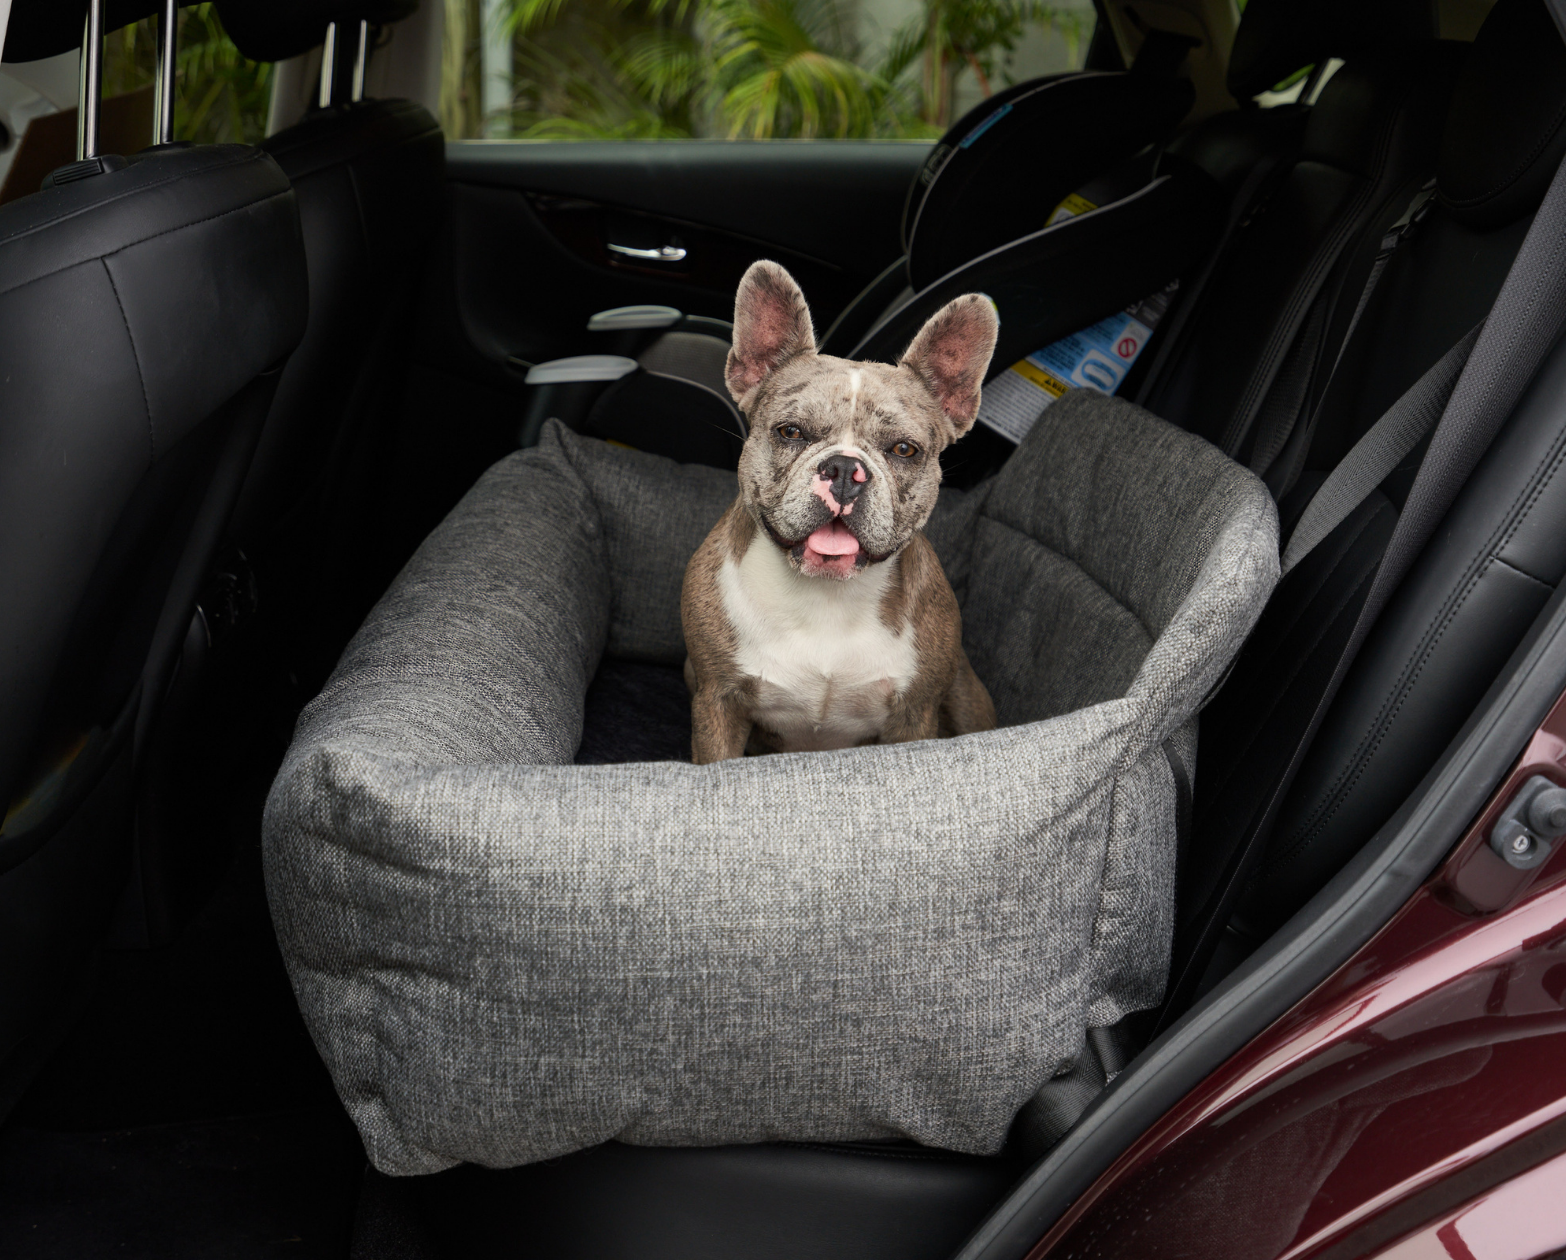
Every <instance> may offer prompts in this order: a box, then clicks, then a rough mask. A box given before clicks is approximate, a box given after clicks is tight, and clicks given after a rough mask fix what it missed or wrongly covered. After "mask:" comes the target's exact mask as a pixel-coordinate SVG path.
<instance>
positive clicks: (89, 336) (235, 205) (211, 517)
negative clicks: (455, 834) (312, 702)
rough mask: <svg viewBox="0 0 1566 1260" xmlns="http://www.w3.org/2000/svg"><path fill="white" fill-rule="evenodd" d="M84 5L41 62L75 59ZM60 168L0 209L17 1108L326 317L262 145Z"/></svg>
mask: <svg viewBox="0 0 1566 1260" xmlns="http://www.w3.org/2000/svg"><path fill="white" fill-rule="evenodd" d="M24 7H25V6H24V5H23V3H22V2H21V0H18V3H17V4H16V5H15V6H14V7H13V9H12V13H13V15H15V14H17V13H18V12H19V11H20V10H22V9H23V8H24ZM47 7H48V8H49V9H50V10H51V11H52V12H53V11H55V6H54V5H52V4H51V5H49V6H47ZM70 7H71V6H69V5H62V6H59V8H61V9H68V8H70ZM83 7H84V6H83V5H77V6H75V8H76V13H75V14H74V18H73V21H72V22H71V23H68V24H67V25H68V26H73V27H74V31H75V34H74V38H73V42H72V43H70V44H68V45H65V47H64V48H44V49H42V50H40V48H39V46H38V44H37V43H34V44H33V45H31V46H30V47H27V49H26V51H27V52H28V53H31V54H32V55H41V52H49V51H54V52H58V51H64V50H66V49H67V48H69V47H74V46H75V42H79V41H80V39H81V30H82V21H81V10H82V8H83ZM128 16H130V17H139V16H141V15H140V14H139V13H134V12H133V13H130V14H129V15H128ZM10 47H12V45H10V44H9V43H8V48H10ZM18 55H20V54H18ZM148 139H149V140H150V139H151V137H150V136H149V137H148ZM51 179H52V180H53V184H54V186H52V187H46V188H45V189H44V190H42V191H40V192H38V193H36V194H34V195H32V196H28V197H24V198H21V199H19V200H17V201H15V202H12V203H10V204H8V205H6V206H4V207H0V328H4V330H5V333H4V336H3V337H0V591H4V596H3V598H0V816H3V822H0V960H3V967H0V1112H3V1111H4V1110H5V1109H6V1108H8V1107H9V1105H10V1104H11V1102H12V1101H14V1098H15V1096H16V1093H17V1091H18V1089H19V1087H20V1086H21V1085H22V1084H23V1083H24V1082H25V1079H26V1077H27V1075H28V1073H29V1072H30V1070H31V1068H32V1067H33V1066H34V1064H35V1062H36V1060H37V1059H38V1057H39V1055H40V1054H41V1053H42V1052H43V1051H44V1050H46V1049H47V1044H48V1041H49V1039H50V1038H51V1037H52V1036H53V1035H54V1034H55V1033H56V1032H57V1031H58V1030H59V1025H60V1023H61V1021H62V1020H64V1019H67V1018H68V1017H69V1015H70V1013H71V1011H70V1005H71V1002H70V999H71V995H72V990H73V988H74V987H75V986H77V984H78V982H79V980H80V977H81V976H82V974H83V972H84V967H83V964H84V962H85V961H86V960H87V959H88V957H89V956H90V954H91V953H92V951H93V950H94V949H95V948H96V946H97V944H98V942H99V941H100V939H101V938H102V936H103V933H104V930H105V924H106V920H107V917H108V914H109V911H110V908H111V906H112V905H113V903H114V901H115V899H116V897H117V896H118V894H119V893H120V891H121V889H122V888H123V886H124V884H125V881H126V876H127V870H128V866H129V859H130V852H131V848H130V840H131V836H130V822H131V805H132V799H133V783H134V781H135V778H136V776H137V773H138V771H139V768H140V761H141V758H142V755H143V753H144V751H145V748H146V746H147V741H148V739H149V736H150V733H151V731H152V729H153V725H154V720H155V718H156V716H157V712H158V708H159V703H160V701H161V699H162V697H163V695H164V693H165V691H166V690H167V687H168V684H169V678H170V674H171V671H172V670H173V667H174V662H175V660H176V657H177V653H178V650H179V646H180V644H181V642H182V640H183V639H184V636H185V630H186V627H187V625H188V624H189V622H190V618H191V612H192V608H193V606H194V603H195V600H196V593H197V590H198V587H199V585H200V583H201V581H202V579H203V577H204V575H205V573H206V571H207V566H208V564H209V562H210V560H211V558H212V555H213V551H214V549H215V548H216V546H217V544H218V540H219V537H220V536H221V534H222V531H223V529H224V527H225V526H226V524H227V521H228V518H229V516H230V513H231V510H232V507H233V504H234V501H235V498H236V496H237V494H238V491H239V487H240V483H241V481H242V479H243V477H244V474H245V468H246V466H247V464H248V462H249V459H250V455H251V452H252V450H253V449H254V445H255V441H256V439H257V437H258V435H259V433H260V430H261V424H262V421H263V419H264V418H265V416H266V411H267V407H268V405H269V404H270V402H271V397H272V393H273V391H274V389H275V388H276V384H277V378H278V369H279V368H280V366H281V365H282V363H283V361H284V360H285V359H286V358H287V356H288V354H289V352H290V351H291V350H292V349H293V347H294V346H295V345H296V344H297V342H298V340H299V337H300V335H301V334H302V332H303V330H304V317H305V309H306V279H305V271H304V254H303V245H302V241H301V238H300V232H299V219H298V214H297V212H296V209H295V204H294V196H293V192H292V190H291V189H290V188H289V186H288V180H287V179H286V177H285V176H284V175H283V173H282V171H281V170H280V169H279V168H278V165H277V163H276V162H274V161H273V160H272V159H271V158H270V157H269V156H267V155H266V154H264V153H261V152H260V151H259V150H257V149H254V148H249V147H244V146H239V145H221V146H207V147H201V148H178V147H175V148H161V149H154V150H152V151H150V152H146V153H143V154H141V155H138V156H135V157H133V158H132V160H131V161H129V162H128V163H127V161H126V160H125V159H124V158H121V157H93V158H91V159H89V160H88V161H85V162H78V163H77V164H75V165H74V166H71V167H66V168H63V169H62V170H61V171H57V172H55V174H54V175H53V176H51Z"/></svg>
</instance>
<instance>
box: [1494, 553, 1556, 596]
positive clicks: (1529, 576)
mask: <svg viewBox="0 0 1566 1260" xmlns="http://www.w3.org/2000/svg"><path fill="white" fill-rule="evenodd" d="M1495 563H1496V564H1498V565H1500V566H1501V567H1502V568H1503V569H1510V570H1511V571H1512V572H1513V573H1515V574H1516V575H1517V576H1518V577H1525V578H1527V579H1528V580H1529V581H1530V582H1537V583H1538V584H1539V585H1540V586H1542V587H1544V588H1545V589H1546V590H1549V591H1553V590H1554V589H1555V587H1554V586H1553V585H1552V584H1551V583H1549V582H1546V581H1545V580H1544V579H1543V578H1541V577H1534V575H1533V574H1531V573H1529V572H1528V571H1527V570H1526V569H1519V568H1518V567H1517V566H1516V565H1515V564H1511V563H1509V562H1508V561H1506V560H1503V559H1501V557H1500V556H1496V557H1495Z"/></svg>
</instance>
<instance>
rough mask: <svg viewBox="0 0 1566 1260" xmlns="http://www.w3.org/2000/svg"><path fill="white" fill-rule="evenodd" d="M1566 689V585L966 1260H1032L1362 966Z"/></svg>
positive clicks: (986, 1227) (1014, 1196) (961, 1257)
mask: <svg viewBox="0 0 1566 1260" xmlns="http://www.w3.org/2000/svg"><path fill="white" fill-rule="evenodd" d="M1563 687H1566V589H1563V590H1562V591H1558V592H1557V593H1556V594H1555V596H1554V597H1552V598H1551V600H1550V602H1549V604H1548V605H1546V607H1545V608H1544V610H1543V611H1542V612H1541V613H1540V614H1539V617H1538V619H1537V620H1536V621H1535V622H1534V625H1533V628H1532V629H1531V630H1530V631H1529V633H1528V635H1527V637H1526V638H1525V639H1524V640H1523V642H1522V644H1521V645H1520V646H1519V647H1518V648H1517V650H1516V651H1515V652H1514V653H1513V654H1512V657H1511V659H1510V660H1509V661H1508V662H1507V665H1506V668H1505V669H1503V670H1502V671H1501V674H1500V676H1499V677H1498V678H1497V680H1496V682H1495V683H1494V684H1493V685H1492V686H1491V688H1490V690H1489V691H1488V692H1486V693H1485V697H1484V699H1483V700H1482V701H1481V702H1480V703H1479V705H1478V706H1476V708H1475V710H1474V713H1473V715H1472V716H1471V717H1470V718H1469V720H1468V722H1467V723H1466V724H1465V725H1464V726H1463V729H1462V730H1461V731H1460V732H1459V733H1458V735H1457V737H1456V738H1455V739H1454V740H1453V741H1452V744H1451V745H1450V747H1449V748H1448V749H1447V751H1446V752H1445V753H1444V754H1443V755H1442V757H1441V759H1440V760H1439V761H1438V762H1437V763H1436V765H1435V766H1434V767H1433V768H1432V769H1431V771H1430V773H1429V774H1427V775H1426V776H1425V778H1424V779H1423V780H1422V781H1421V783H1420V785H1419V787H1418V788H1416V789H1415V791H1414V792H1413V794H1412V795H1411V796H1410V797H1409V799H1408V800H1407V801H1406V802H1405V803H1404V804H1403V806H1402V808H1401V809H1399V810H1398V812H1397V813H1396V814H1395V815H1394V816H1393V817H1392V818H1391V819H1390V820H1389V821H1388V822H1387V824H1386V825H1385V826H1384V827H1382V828H1381V830H1380V831H1378V832H1377V833H1376V835H1375V836H1374V838H1372V839H1371V840H1370V842H1369V843H1367V844H1366V845H1365V847H1364V848H1363V849H1361V850H1360V852H1359V853H1358V854H1357V855H1356V856H1355V858H1354V860H1353V861H1351V862H1350V863H1349V864H1348V865H1347V866H1346V867H1345V868H1344V869H1343V870H1342V871H1340V872H1339V873H1338V875H1337V876H1336V878H1334V879H1333V880H1332V882H1331V883H1329V884H1328V885H1327V886H1326V887H1325V888H1323V889H1322V890H1321V892H1320V893H1318V894H1317V895H1316V896H1315V897H1314V898H1312V899H1311V901H1309V902H1308V903H1307V904H1306V905H1305V906H1304V907H1303V908H1302V909H1301V910H1300V911H1299V913H1298V914H1296V915H1295V916H1294V917H1293V918H1292V919H1290V920H1289V921H1288V922H1287V923H1286V924H1284V925H1283V927H1281V928H1279V929H1278V931H1277V932H1276V933H1274V934H1273V936H1272V937H1271V938H1270V939H1269V940H1268V941H1267V942H1266V943H1265V944H1263V945H1262V946H1261V948H1259V949H1258V950H1257V951H1256V953H1255V954H1253V955H1252V956H1251V957H1250V958H1249V959H1247V960H1246V961H1245V963H1243V964H1242V965H1241V966H1240V967H1239V968H1237V969H1236V970H1235V971H1234V973H1233V974H1231V975H1230V976H1228V977H1227V978H1226V979H1225V980H1223V981H1222V982H1221V983H1220V984H1219V985H1218V986H1217V987H1216V988H1214V990H1213V991H1212V992H1211V993H1210V994H1208V995H1207V997H1205V998H1204V999H1203V1000H1202V1001H1200V1002H1199V1003H1198V1004H1197V1005H1196V1006H1195V1007H1193V1008H1192V1009H1191V1010H1190V1011H1189V1012H1188V1013H1187V1014H1186V1015H1185V1016H1184V1017H1182V1018H1181V1019H1180V1020H1179V1022H1177V1023H1176V1024H1175V1025H1174V1026H1173V1027H1171V1028H1170V1029H1169V1030H1168V1032H1166V1033H1165V1034H1164V1035H1163V1036H1161V1037H1159V1038H1158V1039H1157V1040H1156V1041H1155V1042H1153V1043H1152V1045H1150V1046H1149V1047H1148V1048H1147V1049H1146V1050H1144V1051H1143V1052H1142V1054H1140V1055H1139V1056H1137V1058H1136V1060H1135V1061H1134V1062H1133V1063H1132V1064H1131V1065H1130V1066H1129V1067H1128V1068H1127V1069H1126V1070H1125V1071H1124V1072H1122V1073H1121V1074H1120V1075H1119V1076H1118V1077H1116V1078H1115V1080H1114V1082H1113V1083H1112V1084H1111V1085H1110V1086H1109V1088H1107V1089H1106V1090H1105V1091H1104V1092H1103V1093H1102V1094H1100V1095H1099V1096H1098V1098H1097V1099H1095V1100H1094V1102H1093V1104H1092V1105H1091V1106H1090V1107H1089V1108H1088V1109H1087V1111H1086V1112H1085V1113H1084V1114H1083V1117H1082V1120H1081V1121H1080V1122H1079V1123H1078V1124H1077V1126H1076V1128H1075V1129H1073V1130H1072V1132H1071V1133H1069V1134H1068V1135H1067V1136H1066V1137H1065V1138H1064V1139H1063V1140H1062V1141H1061V1142H1060V1144H1059V1145H1058V1146H1056V1147H1055V1149H1054V1150H1052V1151H1051V1152H1050V1153H1049V1154H1048V1155H1046V1156H1045V1157H1044V1158H1043V1159H1042V1160H1041V1161H1040V1162H1039V1163H1038V1164H1037V1165H1036V1166H1035V1167H1034V1168H1033V1169H1032V1170H1031V1171H1030V1172H1029V1173H1028V1174H1027V1176H1025V1177H1024V1178H1023V1179H1022V1180H1021V1181H1020V1182H1018V1184H1017V1186H1016V1188H1015V1189H1014V1190H1013V1191H1012V1192H1011V1194H1009V1195H1008V1196H1007V1197H1006V1199H1005V1200H1004V1201H1003V1202H1002V1203H1001V1204H1000V1206H998V1207H997V1208H996V1209H995V1211H994V1212H992V1213H991V1214H990V1216H989V1217H988V1218H987V1219H986V1220H985V1222H984V1224H982V1225H981V1226H980V1227H979V1229H978V1230H977V1231H976V1232H975V1233H974V1235H973V1237H972V1238H970V1239H969V1241H968V1242H967V1244H966V1245H965V1246H964V1247H963V1248H962V1250H961V1251H960V1252H958V1253H957V1257H956V1260H1022V1257H1024V1256H1026V1255H1027V1254H1028V1252H1029V1251H1030V1250H1031V1249H1032V1248H1033V1247H1034V1246H1036V1245H1037V1243H1038V1242H1039V1240H1040V1239H1041V1238H1042V1237H1043V1236H1044V1234H1045V1232H1046V1231H1047V1230H1048V1229H1049V1228H1050V1227H1051V1226H1052V1225H1053V1224H1054V1223H1055V1222H1056V1221H1057V1220H1059V1219H1060V1217H1061V1216H1062V1215H1063V1214H1064V1213H1065V1212H1066V1210H1067V1209H1068V1208H1069V1207H1070V1206H1071V1205H1072V1203H1074V1202H1075V1201H1076V1200H1077V1198H1078V1197H1079V1196H1080V1195H1081V1194H1082V1193H1083V1192H1084V1191H1086V1190H1087V1189H1089V1188H1090V1187H1091V1186H1092V1184H1093V1183H1094V1182H1095V1181H1096V1180H1097V1179H1098V1178H1099V1177H1100V1176H1101V1175H1102V1174H1103V1173H1104V1172H1105V1170H1107V1169H1108V1168H1109V1166H1110V1165H1111V1164H1113V1163H1114V1161H1115V1160H1116V1159H1118V1158H1119V1157H1120V1155H1121V1154H1123V1153H1124V1152H1125V1151H1126V1150H1127V1149H1129V1148H1130V1146H1131V1145H1132V1143H1133V1142H1135V1141H1136V1139H1137V1138H1138V1137H1140V1136H1141V1135H1142V1134H1143V1133H1145V1132H1146V1131H1147V1130H1148V1129H1149V1128H1151V1127H1152V1125H1153V1124H1154V1123H1156V1122H1157V1121H1158V1120H1159V1118H1160V1117H1162V1116H1163V1115H1165V1114H1166V1113H1167V1112H1168V1111H1169V1110H1170V1108H1172V1107H1173V1106H1174V1105H1175V1104H1176V1103H1178V1102H1179V1101H1180V1099H1182V1098H1183V1097H1185V1095H1186V1094H1188V1093H1189V1092H1190V1091H1191V1090H1192V1089H1193V1088H1194V1087H1195V1086H1196V1085H1198V1084H1199V1083H1200V1082H1201V1081H1202V1080H1203V1079H1204V1078H1206V1077H1207V1076H1208V1075H1210V1074H1211V1073H1212V1072H1213V1071H1214V1069H1216V1068H1217V1067H1219V1066H1220V1065H1221V1064H1222V1063H1224V1062H1225V1061H1226V1060H1228V1059H1229V1058H1230V1057H1231V1056H1233V1055H1234V1054H1235V1053H1237V1052H1238V1051H1239V1050H1241V1049H1242V1048H1244V1046H1245V1045H1246V1044H1247V1043H1248V1042H1250V1041H1251V1040H1252V1039H1253V1038H1254V1037H1256V1036H1257V1035H1258V1034H1260V1033H1261V1032H1262V1031H1263V1030H1264V1029H1265V1028H1266V1027H1267V1026H1268V1025H1270V1024H1272V1023H1273V1022H1274V1021H1275V1020H1277V1019H1278V1018H1279V1017H1280V1016H1282V1015H1283V1014H1284V1013H1285V1012H1286V1011H1288V1010H1289V1009H1290V1008H1291V1007H1292V1006H1294V1005H1295V1004H1296V1003H1298V1002H1299V1001H1300V1000H1301V999H1303V998H1304V997H1306V996H1307V995H1308V994H1309V993H1310V992H1311V991H1312V990H1313V989H1315V988H1316V987H1317V986H1318V985H1320V984H1321V983H1322V982H1323V981H1325V980H1326V979H1327V978H1328V977H1329V976H1330V975H1331V974H1332V973H1333V972H1334V971H1336V970H1337V969H1338V968H1339V967H1340V966H1342V965H1343V964H1344V963H1345V962H1347V961H1348V959H1349V958H1350V957H1352V956H1353V954H1354V953H1355V951H1356V950H1358V949H1359V948H1360V947H1361V946H1362V945H1364V944H1365V942H1366V941H1368V940H1370V938H1371V937H1372V936H1374V935H1375V933H1376V932H1377V931H1379V930H1380V929H1381V928H1382V927H1383V926H1384V925H1385V924H1386V923H1387V921H1388V920H1389V919H1390V918H1391V917H1392V915H1393V914H1394V913H1396V911H1397V910H1398V909H1399V908H1400V907H1401V906H1403V905H1404V904H1405V903H1406V902H1407V901H1408V899H1409V897H1411V896H1412V895H1413V894H1414V892H1415V891H1416V890H1417V889H1418V887H1419V885H1420V884H1422V883H1423V882H1424V881H1425V880H1426V879H1427V878H1429V876H1430V874H1431V873H1432V872H1433V871H1434V870H1435V869H1436V867H1437V866H1438V865H1439V864H1440V863H1441V861H1442V859H1444V858H1445V857H1446V855H1447V854H1448V853H1449V852H1450V851H1451V849H1452V846H1453V845H1454V844H1456V842H1457V841H1458V840H1459V839H1460V838H1461V836H1462V834H1463V832H1464V830H1465V829H1466V828H1467V827H1468V824H1469V823H1470V821H1472V819H1473V818H1474V817H1475V815H1477V814H1478V813H1479V811H1480V809H1481V808H1482V807H1483V806H1484V804H1485V802H1486V801H1487V800H1488V799H1489V797H1490V795H1491V793H1492V792H1493V791H1494V790H1495V787H1496V785H1497V784H1498V783H1499V781H1500V780H1501V778H1502V777H1503V776H1504V775H1505V774H1506V772H1507V770H1508V769H1509V768H1510V767H1511V765H1512V763H1513V762H1514V761H1515V760H1516V759H1517V756H1518V754H1519V753H1520V752H1521V751H1522V749H1523V747H1524V746H1525V745H1526V744H1527V741H1528V739H1529V738H1530V737H1531V736H1532V734H1533V732H1534V731H1535V730H1536V729H1537V728H1538V726H1539V723H1540V722H1542V721H1543V720H1544V717H1545V715H1546V714H1547V713H1548V712H1549V710H1550V707H1551V706H1552V705H1553V704H1554V703H1555V701H1556V699H1557V698H1558V697H1559V696H1560V694H1561V691H1562V689H1563Z"/></svg>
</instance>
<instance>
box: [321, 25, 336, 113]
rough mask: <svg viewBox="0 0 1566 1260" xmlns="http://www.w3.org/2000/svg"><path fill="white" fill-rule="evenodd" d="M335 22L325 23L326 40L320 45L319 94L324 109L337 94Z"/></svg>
mask: <svg viewBox="0 0 1566 1260" xmlns="http://www.w3.org/2000/svg"><path fill="white" fill-rule="evenodd" d="M336 80H337V23H336V22H328V23H327V24H326V42H325V43H323V44H322V45H321V96H320V105H321V108H322V109H325V108H326V107H327V106H328V105H330V104H331V103H332V100H333V98H334V97H335V96H336V94H337V81H336Z"/></svg>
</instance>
